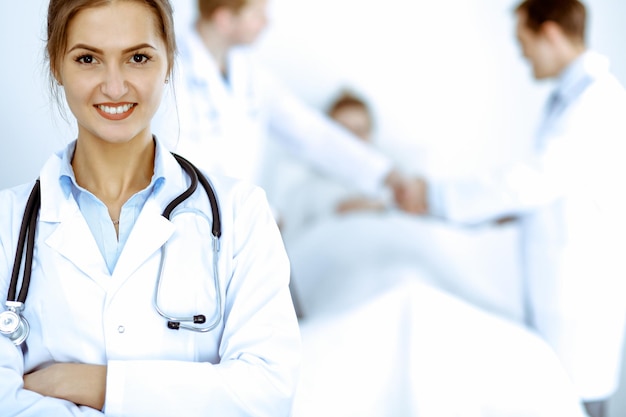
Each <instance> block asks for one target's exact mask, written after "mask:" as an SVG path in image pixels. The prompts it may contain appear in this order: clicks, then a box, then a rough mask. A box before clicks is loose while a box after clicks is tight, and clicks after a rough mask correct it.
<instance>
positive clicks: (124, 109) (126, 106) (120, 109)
mask: <svg viewBox="0 0 626 417" xmlns="http://www.w3.org/2000/svg"><path fill="white" fill-rule="evenodd" d="M133 106H134V104H124V105H122V106H117V107H110V106H103V105H98V108H99V109H100V110H102V111H103V112H105V113H108V114H120V113H126V112H127V111H128V110H130V108H131V107H133Z"/></svg>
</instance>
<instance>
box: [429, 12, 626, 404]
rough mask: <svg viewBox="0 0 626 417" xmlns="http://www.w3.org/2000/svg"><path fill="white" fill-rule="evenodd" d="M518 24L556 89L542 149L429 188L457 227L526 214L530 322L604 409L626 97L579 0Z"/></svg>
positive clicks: (620, 323)
mask: <svg viewBox="0 0 626 417" xmlns="http://www.w3.org/2000/svg"><path fill="white" fill-rule="evenodd" d="M516 16H517V37H518V40H519V43H520V45H521V49H522V51H523V54H524V57H525V58H526V59H527V60H528V61H529V62H530V63H531V64H532V68H533V72H534V77H535V78H536V79H538V80H542V79H550V78H554V79H555V80H556V88H555V90H554V93H553V94H552V96H551V98H550V100H549V101H548V104H547V106H546V109H545V116H544V118H543V120H542V122H541V124H540V126H539V128H538V131H537V135H536V140H535V142H534V152H533V153H532V155H531V156H529V157H528V158H527V159H526V160H524V161H521V162H520V163H518V164H515V165H514V166H510V167H507V168H504V169H503V170H502V171H499V172H496V173H494V172H489V173H485V174H484V175H477V176H476V177H475V178H466V179H461V180H456V181H449V180H447V181H444V180H439V181H437V180H434V179H431V180H430V181H423V182H422V185H423V186H424V194H423V195H424V197H425V199H426V200H427V207H428V209H427V210H428V212H430V214H432V215H434V216H440V217H443V218H447V219H449V220H451V221H455V222H460V223H479V222H483V221H486V220H491V219H497V218H499V217H506V216H511V215H513V216H518V217H519V220H520V224H521V228H522V229H521V230H522V236H523V242H522V251H523V253H522V257H523V260H524V265H523V269H524V275H525V285H526V286H527V288H526V290H527V294H526V296H527V302H528V305H527V321H528V324H529V325H530V326H532V327H533V328H534V329H536V331H537V332H538V333H539V334H540V335H542V336H543V337H544V338H545V339H546V340H547V341H548V343H549V344H550V345H551V346H552V347H553V348H554V349H555V351H556V352H557V354H558V356H559V357H560V358H561V360H562V361H563V364H564V366H565V367H566V369H567V370H568V372H569V374H570V376H571V377H572V379H573V381H574V383H575V384H576V386H577V388H578V391H579V393H580V396H581V398H583V399H584V400H585V401H586V402H590V403H594V402H599V401H600V402H601V401H602V400H604V399H606V398H608V397H610V396H611V395H612V394H613V392H614V391H615V390H616V388H617V386H618V378H619V369H620V362H621V352H622V350H621V347H622V343H623V331H624V328H625V325H626V322H625V319H626V296H625V294H626V268H625V267H626V265H625V264H624V262H623V261H622V259H623V257H624V253H626V252H625V250H626V247H625V244H624V241H625V239H626V227H625V219H626V216H625V215H624V213H626V210H625V208H626V206H625V200H626V195H625V193H624V191H623V190H624V187H623V180H624V178H626V171H625V167H626V164H624V156H625V154H624V150H625V149H626V117H625V115H626V93H625V92H624V89H623V87H622V85H620V83H619V82H618V80H617V79H616V78H615V77H614V76H613V75H612V74H611V73H610V72H609V62H608V60H607V58H605V57H603V56H601V55H599V54H597V53H595V52H593V51H591V50H588V49H587V47H586V44H585V20H586V10H585V7H584V5H583V4H582V3H580V2H579V1H578V0H527V1H524V2H522V3H521V4H520V5H519V6H518V7H517V8H516ZM594 415H600V414H594Z"/></svg>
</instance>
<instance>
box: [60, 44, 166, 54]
mask: <svg viewBox="0 0 626 417" xmlns="http://www.w3.org/2000/svg"><path fill="white" fill-rule="evenodd" d="M143 48H150V49H155V50H156V48H155V47H154V46H152V45H150V44H149V43H141V44H139V45H135V46H131V47H130V48H126V49H124V50H123V51H122V53H128V52H132V51H136V50H138V49H143ZM76 49H85V50H87V51H91V52H93V53H96V54H101V53H102V52H103V51H102V49H99V48H96V47H95V46H90V45H87V44H84V43H78V44H76V45H74V46H72V47H71V48H70V49H69V50H68V51H67V52H68V53H69V52H72V51H74V50H76Z"/></svg>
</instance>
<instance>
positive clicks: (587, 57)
mask: <svg viewBox="0 0 626 417" xmlns="http://www.w3.org/2000/svg"><path fill="white" fill-rule="evenodd" d="M609 67H610V64H609V60H608V58H607V57H605V56H603V55H601V54H599V53H597V52H594V51H585V52H583V53H582V54H581V55H580V56H579V57H578V58H576V59H575V60H574V61H573V62H572V63H571V64H570V65H569V66H568V67H567V68H565V70H564V71H563V72H562V73H561V75H560V76H559V79H558V83H557V88H556V91H558V93H559V94H560V95H561V96H562V97H568V96H569V95H570V94H576V90H577V89H578V85H579V84H580V83H581V81H582V80H584V79H585V78H587V79H591V80H594V79H597V78H599V77H601V76H602V75H604V74H607V73H608V72H609Z"/></svg>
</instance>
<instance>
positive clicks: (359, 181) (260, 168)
mask: <svg viewBox="0 0 626 417" xmlns="http://www.w3.org/2000/svg"><path fill="white" fill-rule="evenodd" d="M197 6H198V8H197V11H198V16H197V19H196V20H195V22H194V23H193V25H192V26H191V27H189V28H184V29H183V30H182V31H180V32H179V33H178V39H177V42H178V45H179V50H180V57H179V58H180V66H179V74H178V75H179V76H178V78H177V81H176V88H175V101H176V104H177V108H178V112H177V114H176V113H175V112H173V111H171V110H172V109H173V107H167V106H164V107H163V108H162V109H161V112H160V114H159V116H158V118H157V120H158V122H159V123H158V124H157V126H156V132H157V134H158V135H159V134H160V135H161V136H163V137H178V138H179V139H178V142H177V143H176V144H175V145H173V144H171V146H172V147H173V148H174V150H175V151H176V152H177V153H179V154H181V155H183V156H186V157H187V158H188V159H190V160H192V161H193V162H195V163H196V164H197V165H198V166H200V167H202V168H205V169H206V170H208V171H210V172H219V173H222V174H226V175H229V176H232V177H235V178H242V179H245V180H249V181H251V182H254V183H256V184H258V185H261V186H263V187H266V184H265V183H263V179H264V175H267V172H269V171H272V175H274V171H273V170H272V168H271V167H269V168H268V167H267V166H266V165H267V164H268V162H267V160H268V159H267V152H268V143H269V142H268V139H272V140H275V142H278V143H279V144H280V145H281V147H282V148H283V149H286V150H287V151H288V152H290V153H291V154H292V155H295V156H297V157H298V158H299V159H301V160H303V161H306V162H307V163H310V164H311V165H313V166H315V167H316V168H317V169H320V170H322V171H324V172H326V173H329V174H331V175H333V176H334V177H335V178H338V179H340V180H342V181H344V182H345V183H347V184H352V185H354V186H355V187H357V188H358V189H360V190H361V191H362V192H364V193H369V194H376V193H378V192H379V191H380V190H381V189H388V190H391V192H392V193H393V195H394V196H395V198H396V199H397V201H398V203H399V205H401V206H402V208H404V209H406V210H407V211H415V210H416V209H417V208H416V207H413V206H412V204H411V203H412V202H413V201H417V195H416V193H415V192H413V190H412V189H411V187H413V182H411V181H409V178H408V177H406V176H405V175H404V174H402V173H401V172H400V171H399V170H398V169H397V168H396V167H395V166H394V164H393V163H392V161H391V160H390V159H389V158H387V157H386V156H385V155H382V154H381V153H379V152H377V151H375V150H374V149H372V148H371V147H368V146H364V145H363V143H362V142H361V141H359V140H357V138H355V137H354V135H353V134H352V133H350V132H349V131H348V130H345V129H342V128H341V127H340V126H338V125H337V123H334V122H333V121H331V120H330V119H329V118H328V117H326V116H325V115H324V114H322V113H321V112H319V111H316V110H315V109H313V108H312V107H309V106H307V105H306V104H304V103H303V102H302V101H301V100H299V99H298V98H297V97H295V95H293V94H292V93H291V92H289V91H288V90H287V89H286V88H285V87H284V86H283V85H282V84H281V83H280V81H279V80H277V79H276V77H273V76H272V74H270V73H269V72H268V71H267V70H265V69H264V68H262V67H261V66H260V65H259V64H258V63H257V62H254V59H253V58H252V55H251V53H250V48H249V47H250V46H251V45H252V44H254V42H255V41H256V40H257V39H258V38H259V36H260V35H261V33H262V31H263V30H264V29H265V27H266V26H267V23H268V19H267V0H198V3H197ZM172 135H173V136H172ZM269 181H270V182H271V181H272V179H270V180H269ZM269 198H270V203H271V202H272V201H271V195H270V196H269ZM278 217H280V216H278Z"/></svg>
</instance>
